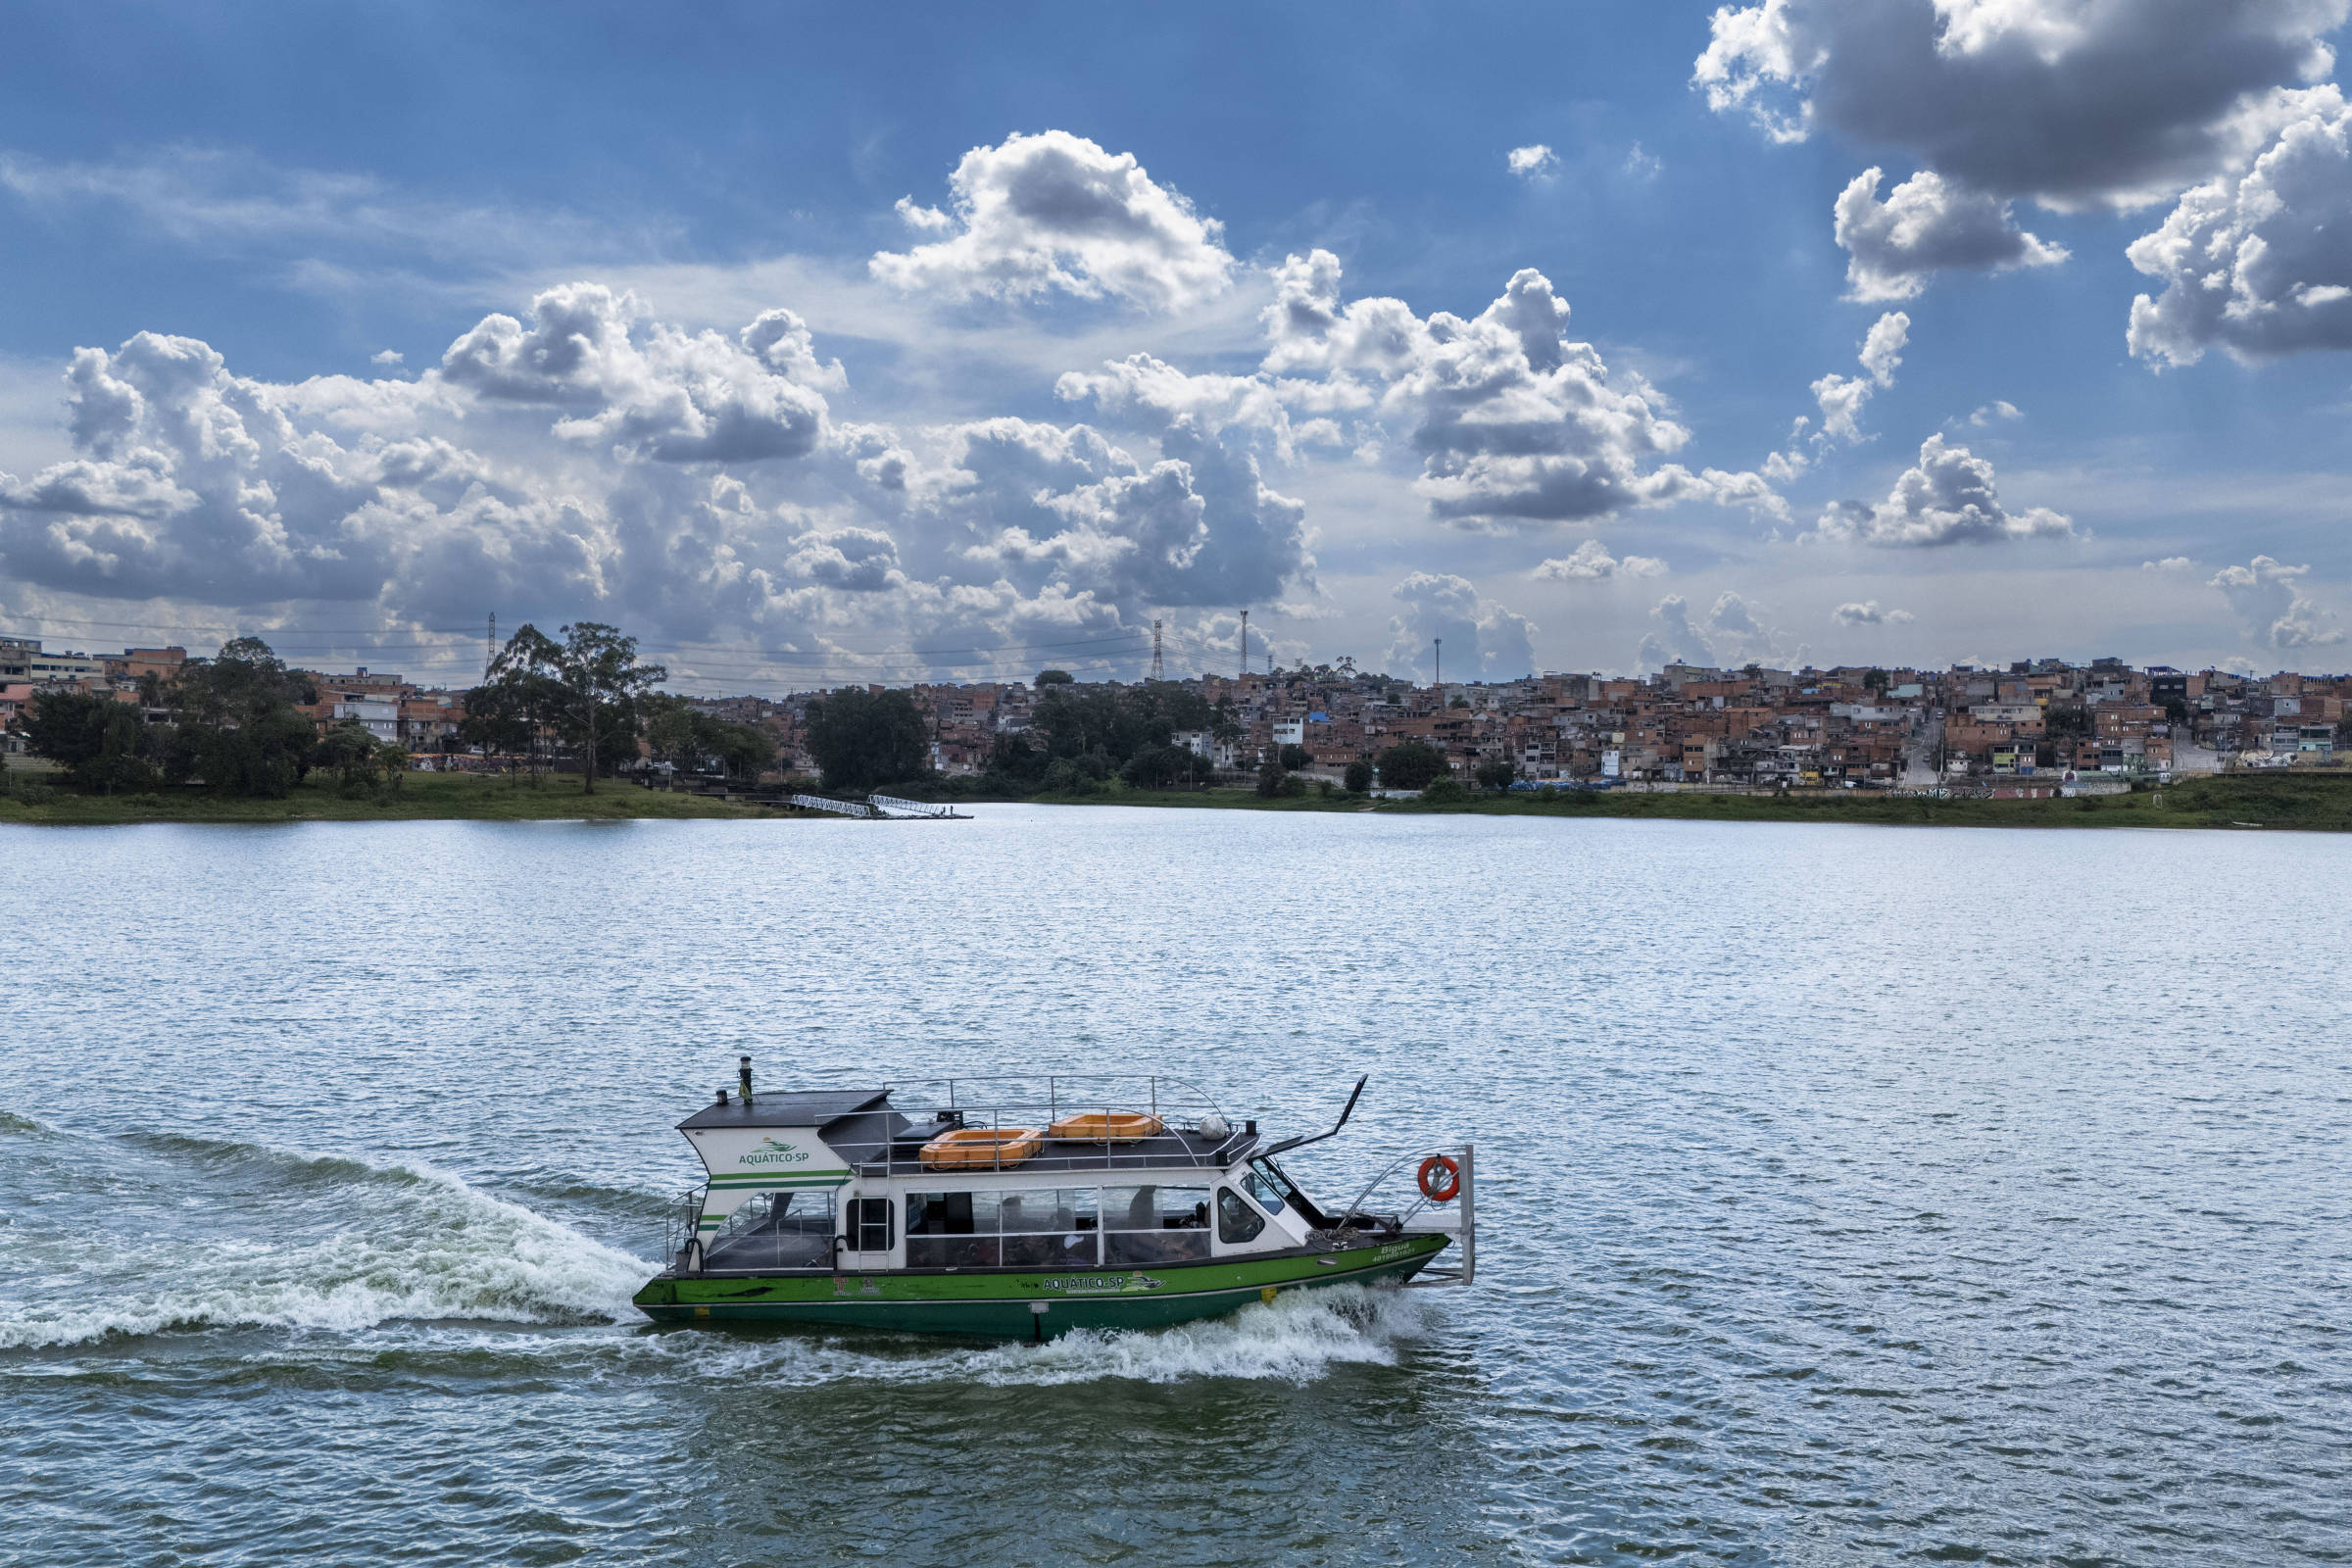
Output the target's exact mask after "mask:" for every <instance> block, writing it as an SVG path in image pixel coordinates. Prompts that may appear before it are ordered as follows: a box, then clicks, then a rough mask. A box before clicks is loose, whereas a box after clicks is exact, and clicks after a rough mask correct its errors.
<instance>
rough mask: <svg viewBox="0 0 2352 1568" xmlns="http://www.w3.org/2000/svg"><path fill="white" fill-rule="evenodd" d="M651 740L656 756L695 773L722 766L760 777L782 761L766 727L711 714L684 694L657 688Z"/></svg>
mask: <svg viewBox="0 0 2352 1568" xmlns="http://www.w3.org/2000/svg"><path fill="white" fill-rule="evenodd" d="M646 713H647V718H646V725H645V740H646V744H647V745H648V746H650V747H652V748H653V753H654V757H655V760H658V761H663V762H667V763H669V764H670V765H671V766H673V767H679V768H684V769H686V770H687V771H689V772H698V773H699V772H706V771H712V770H715V771H719V772H723V773H726V774H727V775H728V776H730V777H733V778H757V777H758V776H759V775H760V771H761V770H762V769H764V768H765V767H767V765H768V764H769V763H771V762H773V761H774V760H776V743H775V740H774V739H773V737H771V736H770V735H768V733H767V732H766V731H765V730H762V729H760V728H757V727H755V726H754V725H750V724H736V723H732V722H730V721H728V720H726V719H723V718H720V717H718V716H717V715H715V714H712V713H706V712H704V711H702V710H701V709H699V708H697V707H695V706H694V704H692V703H690V702H688V701H687V700H686V699H685V698H683V697H672V696H669V695H667V694H663V693H657V694H655V695H654V696H652V697H650V698H648V699H647V700H646Z"/></svg>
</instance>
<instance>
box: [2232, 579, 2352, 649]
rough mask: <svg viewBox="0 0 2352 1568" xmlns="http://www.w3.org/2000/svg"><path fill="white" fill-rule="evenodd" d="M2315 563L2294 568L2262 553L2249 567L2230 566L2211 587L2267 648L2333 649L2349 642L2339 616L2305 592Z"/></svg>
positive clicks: (2250, 633)
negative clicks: (2337, 622)
mask: <svg viewBox="0 0 2352 1568" xmlns="http://www.w3.org/2000/svg"><path fill="white" fill-rule="evenodd" d="M2310 574H2311V568H2310V567H2309V566H2289V565H2286V564H2282V563H2280V562H2278V561H2276V560H2274V559H2272V558H2271V557H2269V556H2256V557H2255V558H2254V559H2253V561H2252V562H2251V563H2249V564H2246V565H2243V566H2225V567H2223V568H2222V569H2221V570H2220V571H2218V572H2216V573H2215V574H2214V577H2213V581H2212V582H2211V583H2210V584H2209V586H2211V587H2214V588H2218V589H2220V590H2221V591H2222V594H2223V596H2224V597H2226V598H2227V599H2228V600H2229V608H2230V609H2232V610H2234V611H2236V612H2237V614H2238V617H2239V618H2240V619H2241V620H2243V621H2244V622H2245V628H2246V635H2247V636H2248V637H2249V638H2250V639H2252V640H2253V641H2254V642H2257V643H2259V644H2261V645H2262V646H2263V647H2265V648H2270V649H2274V650H2277V651H2278V652H2284V651H2286V650H2288V649H2291V648H2327V647H2332V646H2334V645H2335V644H2337V643H2340V642H2342V641H2343V640H2344V632H2343V628H2342V627H2340V626H2338V625H2337V624H2336V623H2335V616H2334V615H2333V614H2332V613H2329V612H2328V611H2327V609H2326V608H2324V607H2323V606H2321V605H2319V604H2317V603H2315V602H2314V601H2313V600H2311V599H2310V598H2308V597H2307V596H2306V595H2305V594H2304V592H2303V584H2304V580H2305V579H2306V578H2307V577H2309V576H2310Z"/></svg>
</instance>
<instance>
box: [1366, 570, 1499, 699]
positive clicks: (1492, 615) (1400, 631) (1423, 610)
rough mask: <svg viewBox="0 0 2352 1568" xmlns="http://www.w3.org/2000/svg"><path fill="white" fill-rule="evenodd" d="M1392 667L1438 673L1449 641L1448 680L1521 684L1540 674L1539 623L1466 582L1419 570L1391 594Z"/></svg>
mask: <svg viewBox="0 0 2352 1568" xmlns="http://www.w3.org/2000/svg"><path fill="white" fill-rule="evenodd" d="M1390 597H1392V598H1394V599H1395V600H1396V601H1397V604H1398V605H1399V606H1400V607H1401V608H1400V609H1399V610H1398V612H1397V614H1396V615H1394V616H1393V617H1391V618H1390V621H1389V631H1390V642H1389V656H1388V662H1389V666H1390V667H1391V668H1393V669H1395V668H1403V669H1412V670H1431V671H1433V672H1434V671H1435V669H1436V662H1437V660H1438V658H1439V657H1440V656H1439V654H1438V650H1437V648H1436V646H1435V643H1436V640H1437V639H1439V638H1443V639H1445V645H1446V646H1445V653H1444V656H1443V657H1444V659H1445V661H1446V678H1447V679H1449V680H1517V679H1519V678H1520V677H1521V676H1523V675H1532V674H1534V673H1535V669H1536V651H1535V630H1536V628H1535V624H1534V623H1533V622H1532V621H1530V620H1529V619H1528V618H1527V617H1526V616H1525V615H1522V614H1519V613H1516V612H1514V611H1510V610H1506V609H1504V608H1503V607H1502V606H1501V605H1498V604H1496V603H1495V601H1493V600H1491V599H1487V598H1483V597H1482V596H1481V595H1480V594H1479V591H1478V589H1477V588H1476V587H1475V586H1474V585H1473V584H1472V583H1471V582H1470V581H1469V580H1468V579H1467V578H1463V577H1456V576H1453V575H1450V574H1447V573H1435V572H1427V571H1416V572H1413V573H1412V574H1411V575H1409V576H1407V577H1406V578H1405V579H1404V580H1403V581H1402V582H1399V583H1398V584H1397V586H1396V588H1395V589H1393V590H1391V594H1390Z"/></svg>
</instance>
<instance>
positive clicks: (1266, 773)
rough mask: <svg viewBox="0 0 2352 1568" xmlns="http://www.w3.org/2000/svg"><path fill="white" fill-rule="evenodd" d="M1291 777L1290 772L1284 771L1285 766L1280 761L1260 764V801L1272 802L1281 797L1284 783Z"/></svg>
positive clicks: (1258, 786)
mask: <svg viewBox="0 0 2352 1568" xmlns="http://www.w3.org/2000/svg"><path fill="white" fill-rule="evenodd" d="M1290 776H1291V775H1290V774H1289V773H1288V772H1286V771H1284V769H1283V765H1282V763H1280V762H1279V761H1273V760H1268V761H1266V762H1263V763H1260V764H1259V766H1258V769H1257V793H1258V797H1259V799H1261V800H1269V801H1270V800H1274V799H1276V798H1277V797H1279V796H1280V795H1281V794H1282V786H1283V783H1284V781H1285V780H1287V779H1289V777H1290Z"/></svg>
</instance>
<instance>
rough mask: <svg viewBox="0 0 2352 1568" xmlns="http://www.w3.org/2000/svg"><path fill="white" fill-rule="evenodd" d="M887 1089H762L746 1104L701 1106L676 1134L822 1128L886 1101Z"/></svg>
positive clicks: (680, 1126) (736, 1102)
mask: <svg viewBox="0 0 2352 1568" xmlns="http://www.w3.org/2000/svg"><path fill="white" fill-rule="evenodd" d="M889 1099H890V1091H889V1090H887V1089H813V1090H786V1091H781V1092H779V1091H776V1090H770V1089H762V1090H760V1091H758V1092H757V1093H755V1094H754V1095H753V1096H752V1098H751V1099H750V1100H749V1101H743V1100H737V1099H734V1098H733V1097H729V1099H728V1100H727V1103H725V1104H723V1105H705V1106H704V1107H703V1108H702V1109H700V1110H698V1111H696V1112H695V1113H694V1114H693V1115H691V1116H689V1117H687V1118H686V1119H685V1120H684V1121H682V1122H680V1123H678V1131H680V1132H701V1131H703V1130H704V1129H706V1128H711V1127H822V1126H824V1125H825V1123H827V1122H830V1121H838V1120H840V1119H841V1118H842V1117H844V1116H855V1115H856V1114H858V1112H859V1111H861V1110H871V1109H873V1108H874V1107H875V1106H876V1105H880V1104H883V1103H886V1102H888V1101H889Z"/></svg>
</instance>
